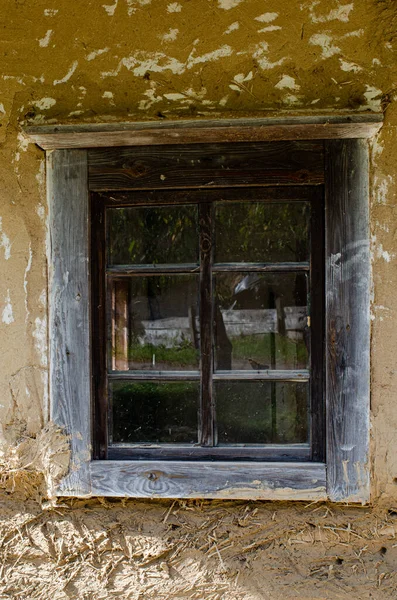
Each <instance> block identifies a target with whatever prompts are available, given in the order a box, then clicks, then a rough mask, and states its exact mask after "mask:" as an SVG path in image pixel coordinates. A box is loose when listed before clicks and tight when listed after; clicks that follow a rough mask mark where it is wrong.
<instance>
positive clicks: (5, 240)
mask: <svg viewBox="0 0 397 600" xmlns="http://www.w3.org/2000/svg"><path fill="white" fill-rule="evenodd" d="M0 233H1V236H0V248H4V258H5V259H6V260H8V259H9V258H11V242H10V238H9V237H8V235H6V234H5V233H4V231H3V219H2V217H0Z"/></svg>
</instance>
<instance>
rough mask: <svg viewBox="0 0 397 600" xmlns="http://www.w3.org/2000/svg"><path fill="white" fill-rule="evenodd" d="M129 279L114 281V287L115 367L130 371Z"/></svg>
mask: <svg viewBox="0 0 397 600" xmlns="http://www.w3.org/2000/svg"><path fill="white" fill-rule="evenodd" d="M128 288H129V285H128V280H127V281H114V282H113V289H112V343H113V353H114V354H113V357H112V362H113V369H114V370H115V371H128V366H129V365H128Z"/></svg>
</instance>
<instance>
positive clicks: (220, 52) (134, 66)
mask: <svg viewBox="0 0 397 600" xmlns="http://www.w3.org/2000/svg"><path fill="white" fill-rule="evenodd" d="M195 51H196V50H195V48H193V50H192V52H191V53H190V55H189V56H188V58H187V60H186V61H185V62H181V61H179V60H178V59H176V58H173V57H171V56H167V55H166V54H164V53H163V52H141V53H139V54H138V55H135V56H129V57H126V58H123V59H121V61H120V62H119V64H118V65H117V68H116V69H114V70H113V71H106V72H103V73H101V77H102V78H105V77H116V76H117V75H118V74H119V73H120V70H121V68H122V67H123V66H124V67H126V69H128V70H129V71H132V73H133V74H134V75H135V76H136V77H143V75H145V73H146V72H147V71H152V72H154V73H163V72H164V71H171V73H174V74H175V75H181V74H182V73H184V72H185V71H186V70H189V69H192V68H193V67H194V66H195V65H198V64H201V63H206V62H211V61H216V60H219V59H220V58H223V57H225V56H230V55H231V54H233V49H232V48H231V47H230V46H228V45H224V46H222V47H221V48H217V49H216V50H213V51H212V52H207V53H206V54H202V55H200V56H194V53H195ZM146 95H147V94H146Z"/></svg>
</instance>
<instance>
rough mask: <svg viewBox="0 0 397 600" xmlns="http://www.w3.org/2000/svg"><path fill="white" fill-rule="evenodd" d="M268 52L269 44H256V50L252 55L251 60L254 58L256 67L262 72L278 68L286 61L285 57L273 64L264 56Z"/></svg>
mask: <svg viewBox="0 0 397 600" xmlns="http://www.w3.org/2000/svg"><path fill="white" fill-rule="evenodd" d="M268 51H269V44H268V43H267V42H260V43H259V44H258V48H257V49H256V50H255V52H254V53H253V54H252V58H255V59H256V61H257V63H258V65H259V66H260V68H261V69H263V70H268V69H273V68H274V67H279V66H280V65H282V64H283V62H285V61H286V60H287V57H284V58H280V60H277V61H275V62H270V61H269V60H268V58H267V56H266V54H267V53H268Z"/></svg>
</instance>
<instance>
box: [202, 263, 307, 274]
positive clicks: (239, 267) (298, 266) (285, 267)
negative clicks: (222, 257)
mask: <svg viewBox="0 0 397 600" xmlns="http://www.w3.org/2000/svg"><path fill="white" fill-rule="evenodd" d="M309 269H310V265H309V263H307V262H285V263H283V262H279V263H243V262H241V263H214V267H213V271H214V273H218V272H219V273H222V272H226V273H229V272H231V271H233V272H241V271H244V272H245V271H247V272H252V273H255V272H264V273H289V272H291V271H294V272H295V271H309Z"/></svg>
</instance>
